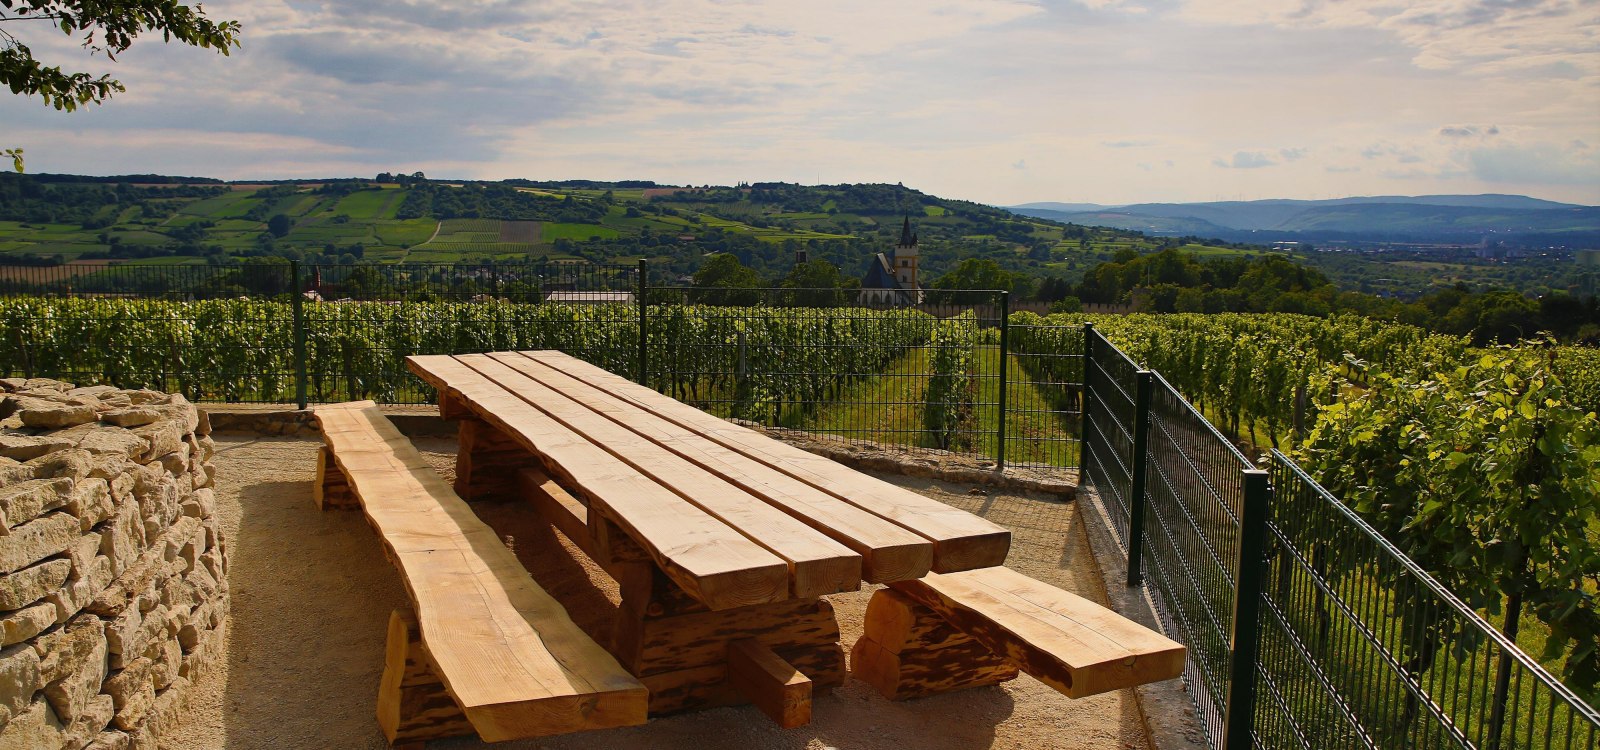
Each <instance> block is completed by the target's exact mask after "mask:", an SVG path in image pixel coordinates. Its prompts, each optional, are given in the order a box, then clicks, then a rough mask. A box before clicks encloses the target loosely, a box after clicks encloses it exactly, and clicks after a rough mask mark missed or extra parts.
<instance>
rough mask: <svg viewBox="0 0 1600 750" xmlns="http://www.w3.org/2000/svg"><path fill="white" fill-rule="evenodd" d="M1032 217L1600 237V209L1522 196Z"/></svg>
mask: <svg viewBox="0 0 1600 750" xmlns="http://www.w3.org/2000/svg"><path fill="white" fill-rule="evenodd" d="M1011 210H1013V211H1016V212H1017V213H1019V214H1023V215H1026V216H1035V217H1038V218H1044V219H1050V220H1052V221H1061V222H1070V223H1079V224H1089V225H1093V226H1108V227H1116V228H1119V229H1126V230H1133V231H1140V232H1150V233H1155V234H1178V235H1199V236H1207V237H1220V238H1223V239H1227V240H1234V241H1256V242H1261V241H1267V240H1278V239H1346V240H1377V241H1381V240H1400V241H1421V242H1430V241H1432V242H1476V241H1477V240H1478V239H1479V238H1481V237H1483V236H1485V235H1491V234H1492V235H1499V236H1497V237H1496V239H1504V238H1523V239H1526V240H1532V241H1534V242H1549V241H1561V239H1563V238H1566V239H1572V240H1575V241H1579V242H1591V241H1593V238H1595V237H1597V236H1600V208H1596V207H1591V206H1579V205H1574V204H1568V203H1556V202H1554V201H1546V200H1540V199H1537V198H1529V197H1527V196H1522V195H1497V194H1489V195H1422V196H1392V195H1391V196H1368V197H1352V198H1337V199H1332V200H1317V201H1305V200H1258V201H1217V202H1207V203H1140V204H1132V205H1125V206H1097V205H1095V204H1065V203H1030V204H1024V205H1021V206H1013V207H1012V209H1011Z"/></svg>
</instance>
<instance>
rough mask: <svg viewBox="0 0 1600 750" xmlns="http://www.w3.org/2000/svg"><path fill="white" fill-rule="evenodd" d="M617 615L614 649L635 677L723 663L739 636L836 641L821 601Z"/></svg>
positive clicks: (800, 643) (792, 643) (794, 642)
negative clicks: (638, 616) (636, 616)
mask: <svg viewBox="0 0 1600 750" xmlns="http://www.w3.org/2000/svg"><path fill="white" fill-rule="evenodd" d="M622 617H623V619H622V621H621V622H619V623H618V628H617V637H616V643H615V646H614V653H615V654H616V656H617V660H618V661H619V662H621V663H622V666H623V668H624V669H627V670H628V672H630V673H631V674H635V675H639V676H645V675H652V674H660V673H662V672H672V671H677V670H681V669H691V668H694V667H703V666H706V665H708V664H716V663H720V662H723V661H725V655H726V654H727V651H728V644H729V643H732V642H733V641H736V640H739V639H742V638H758V639H760V640H761V642H763V643H766V644H768V645H769V646H771V647H773V648H797V647H805V646H818V647H820V646H823V645H828V644H836V643H838V641H839V623H838V621H837V620H836V619H834V615H833V605H831V604H829V603H828V602H826V601H824V600H821V599H808V600H795V601H788V602H783V603H781V604H769V605H759V604H758V605H753V606H749V607H740V608H738V609H731V610H716V611H709V610H708V611H704V612H691V613H688V614H678V615H667V616H663V617H648V616H647V617H645V618H643V619H633V618H632V617H630V616H628V615H626V614H624V615H623V616H622Z"/></svg>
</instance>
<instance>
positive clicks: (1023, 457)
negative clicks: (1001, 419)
mask: <svg viewBox="0 0 1600 750" xmlns="http://www.w3.org/2000/svg"><path fill="white" fill-rule="evenodd" d="M1021 317H1022V316H1017V317H1016V318H1014V319H1013V320H1012V321H1011V323H1010V325H1009V326H1008V329H1009V330H1008V339H1007V346H1006V348H1007V354H1008V361H1007V363H1006V378H1007V381H1008V384H1007V389H1008V391H1009V399H1008V401H1007V408H1006V463H1007V464H1008V465H1014V466H1027V467H1041V468H1068V467H1076V466H1078V465H1079V464H1080V462H1081V461H1080V455H1081V453H1082V446H1081V445H1080V440H1081V437H1082V434H1083V422H1082V418H1083V408H1084V404H1083V382H1084V380H1083V367H1084V356H1083V326H1081V325H1036V324H1032V323H1018V322H1016V321H1017V319H1020V318H1021ZM1032 319H1033V320H1037V319H1038V318H1037V317H1033V318H1032Z"/></svg>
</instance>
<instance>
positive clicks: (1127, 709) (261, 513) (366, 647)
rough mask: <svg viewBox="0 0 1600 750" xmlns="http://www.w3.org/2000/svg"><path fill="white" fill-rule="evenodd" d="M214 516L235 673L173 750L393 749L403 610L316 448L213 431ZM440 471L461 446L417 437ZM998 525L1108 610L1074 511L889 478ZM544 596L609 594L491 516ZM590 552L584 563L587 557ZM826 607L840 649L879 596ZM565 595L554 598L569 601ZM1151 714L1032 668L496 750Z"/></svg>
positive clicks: (1088, 721) (196, 704) (1053, 728)
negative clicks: (227, 563) (395, 636)
mask: <svg viewBox="0 0 1600 750" xmlns="http://www.w3.org/2000/svg"><path fill="white" fill-rule="evenodd" d="M216 438H217V447H218V450H219V452H218V457H217V466H218V469H219V475H218V477H217V490H218V499H219V505H218V507H219V513H220V514H221V515H222V519H223V523H224V525H225V528H226V532H227V534H228V539H229V541H230V543H231V545H232V559H231V567H230V569H229V577H230V583H231V585H232V595H233V614H232V617H231V623H230V626H229V628H228V631H227V632H228V641H227V660H226V661H227V663H226V667H225V668H218V669H216V670H214V671H211V672H208V673H207V676H206V678H205V679H204V680H203V681H202V682H201V683H200V684H199V685H197V686H196V689H195V692H194V694H193V698H192V700H191V701H190V707H189V711H188V715H187V724H186V726H183V727H181V728H179V729H177V730H176V731H175V732H174V733H173V734H172V735H171V736H169V737H168V738H166V740H165V741H163V743H162V745H163V747H166V748H172V749H173V750H215V749H217V748H227V749H228V750H254V749H255V748H261V749H263V750H266V749H269V748H270V749H274V750H295V749H300V748H304V749H306V750H312V749H317V750H320V749H322V748H373V749H375V750H376V749H377V748H382V747H384V742H383V737H382V735H381V734H380V733H379V732H378V727H377V723H376V721H375V719H374V718H373V711H374V696H375V693H376V691H377V685H378V678H379V676H380V674H381V673H382V671H383V647H384V633H385V627H386V625H387V622H388V617H389V612H390V610H392V609H394V608H395V607H399V606H403V605H405V604H406V596H405V592H404V590H403V589H402V588H401V586H400V582H399V579H398V576H397V575H396V574H395V571H394V569H393V568H391V567H390V566H389V564H388V562H387V561H386V560H385V559H384V557H383V553H382V551H381V550H380V548H379V542H378V540H377V538H376V537H375V536H374V535H373V533H372V531H371V530H370V529H368V528H367V526H366V523H365V521H364V520H363V519H362V518H361V516H360V514H357V513H349V512H329V513H322V512H319V511H317V510H316V509H315V508H314V507H313V506H312V504H311V479H312V474H313V470H314V465H315V450H316V443H315V442H313V441H308V440H303V439H290V438H253V437H248V436H237V435H217V436H216ZM417 444H418V447H419V448H421V449H422V450H423V451H424V453H425V455H427V456H428V458H429V460H430V461H432V462H433V463H434V464H435V466H436V467H437V468H439V469H440V470H441V471H442V472H444V473H446V474H447V475H448V474H449V473H451V466H452V464H453V461H454V458H453V456H454V452H455V444H454V441H453V440H440V439H420V440H418V441H417ZM883 478H884V479H887V480H889V481H893V482H896V483H898V484H901V485H904V486H906V487H909V488H911V489H913V490H915V491H917V492H920V493H922V494H925V495H927V496H929V497H932V498H935V499H937V500H940V501H943V502H946V503H949V504H950V505H954V506H956V507H960V508H963V509H966V510H969V511H972V512H974V513H978V514H980V515H982V516H984V517H986V518H989V519H990V520H992V521H994V522H996V523H999V524H1003V525H1005V526H1007V527H1009V528H1010V529H1012V531H1013V532H1014V536H1013V541H1012V548H1011V556H1010V558H1009V559H1008V560H1007V564H1008V565H1010V566H1011V567H1013V568H1015V569H1017V570H1020V571H1022V572H1025V573H1027V574H1028V575H1031V576H1033V577H1035V578H1038V579H1040V580H1043V581H1048V582H1050V583H1053V584H1055V585H1057V586H1060V587H1062V588H1064V589H1067V590H1068V591H1072V592H1075V593H1077V594H1079V595H1081V596H1085V597H1088V598H1090V599H1093V600H1095V601H1099V602H1101V603H1104V602H1105V601H1106V597H1105V590H1104V588H1103V584H1102V582H1101V577H1100V574H1099V572H1098V569H1097V568H1096V567H1095V561H1094V559H1093V556H1092V553H1091V552H1090V550H1089V544H1088V539H1087V537H1086V536H1085V531H1084V529H1083V527H1082V525H1081V523H1080V522H1079V520H1078V516H1077V507H1076V506H1074V505H1072V504H1070V503H1060V502H1054V501H1052V500H1050V499H1048V498H1044V497H1039V496H1035V497H1028V496H1021V495H1005V494H989V495H981V494H968V492H969V489H970V488H968V487H965V486H954V485H947V484H943V483H940V482H936V481H933V480H927V479H918V478H910V477H901V476H894V475H883ZM485 517H486V520H488V521H489V522H490V523H491V525H494V526H495V527H496V529H497V530H498V531H500V533H501V534H502V535H509V536H511V537H512V540H513V546H514V548H515V549H516V550H517V552H518V554H519V556H521V557H522V558H523V561H524V562H525V563H526V564H528V566H529V569H530V570H532V571H533V572H534V574H535V576H536V577H538V578H539V579H540V580H541V582H542V583H545V584H546V585H547V587H549V588H552V589H560V588H562V587H572V588H571V589H569V590H571V591H589V592H592V594H591V595H592V596H594V597H595V604H596V606H595V607H593V608H592V609H588V608H578V609H580V611H574V612H572V615H573V618H574V619H575V620H577V621H579V623H580V624H582V623H583V621H584V620H585V619H586V618H588V619H594V618H598V617H600V616H601V614H603V613H604V611H605V606H604V605H603V602H601V601H600V599H599V597H606V598H611V599H614V598H615V591H614V590H609V589H607V587H606V585H604V584H603V583H596V582H597V581H600V580H601V579H603V575H599V574H598V573H597V571H595V570H593V569H590V568H585V567H581V566H578V565H574V564H573V563H572V562H571V560H570V559H568V558H567V557H566V556H565V555H562V554H560V553H552V546H553V545H552V544H551V542H552V541H556V542H560V541H561V540H560V539H559V536H558V535H555V534H553V533H551V532H549V531H548V530H547V528H542V527H541V528H532V527H528V526H527V524H523V525H522V526H518V520H519V519H517V518H496V517H492V516H489V515H486V516H485ZM580 557H581V555H580ZM873 588H876V587H867V588H865V589H863V590H862V591H860V592H856V593H851V594H840V595H836V596H833V597H829V598H830V599H831V600H832V602H833V604H834V607H835V610H836V612H837V614H838V617H839V624H840V627H841V629H842V631H843V635H844V641H843V642H844V644H845V647H846V649H848V648H849V645H850V644H852V643H854V642H855V640H856V638H857V637H858V636H859V635H860V632H861V618H862V616H863V614H864V612H865V609H866V604H867V599H868V598H869V596H870V594H871V589H873ZM558 598H560V597H559V596H558ZM428 746H429V748H430V749H437V750H459V749H464V748H481V747H488V746H486V745H484V744H482V743H480V742H478V741H477V740H476V739H475V738H458V739H452V740H446V741H439V742H432V743H429V745H428ZM1149 746H1150V745H1149V743H1148V742H1147V741H1146V738H1145V730H1144V722H1143V717H1142V715H1141V714H1140V711H1139V707H1138V704H1137V702H1136V701H1135V699H1134V697H1133V693H1132V692H1131V691H1119V692H1116V693H1109V694H1106V695H1100V696H1095V697H1093V698H1087V699H1084V700H1078V701H1073V700H1069V699H1067V698H1066V697H1065V696H1062V695H1060V694H1059V693H1056V692H1055V691H1054V690H1051V689H1050V688H1047V687H1045V686H1044V685H1042V684H1040V683H1039V682H1037V681H1035V680H1034V679H1033V678H1031V677H1028V676H1027V675H1023V676H1021V677H1019V678H1018V679H1016V680H1014V681H1011V682H1008V683H1005V684H1003V685H1000V686H997V687H987V688H978V689H974V690H967V691H962V692H959V693H953V694H948V695H941V696H934V697H931V698H924V699H919V700H911V701H904V702H890V701H887V700H884V699H883V698H881V697H879V696H878V694H877V693H876V692H874V691H873V690H872V689H870V688H868V687H867V686H865V685H864V684H862V683H859V682H856V681H854V680H847V681H846V682H845V684H844V685H843V686H842V687H840V688H838V689H835V690H834V691H833V692H832V693H830V694H829V695H827V696H824V697H822V698H819V699H818V700H817V702H816V704H815V707H814V712H813V720H812V723H811V724H810V725H808V726H805V727H801V728H798V729H793V730H782V729H778V728H777V727H776V726H774V725H773V724H772V722H770V721H769V720H768V719H767V718H766V717H765V716H764V715H762V714H761V713H760V712H758V711H757V710H756V709H754V708H752V707H749V706H742V707H735V708H720V709H714V710H709V711H700V712H695V713H688V714H680V715H677V716H672V717H667V718H663V719H657V720H654V721H651V722H650V723H649V724H648V725H647V726H643V727H631V728H626V729H617V730H608V731H603V732H590V733H584V734H580V735H571V736H567V737H555V738H548V739H542V740H530V741H522V742H512V743H505V744H503V745H496V746H494V747H504V748H512V749H521V748H549V749H551V750H556V749H573V750H576V749H578V748H584V749H585V750H587V749H591V748H594V749H600V750H606V749H609V748H618V749H619V750H620V749H623V748H627V749H629V750H634V749H637V750H645V749H647V748H648V749H655V748H659V749H661V750H669V749H670V750H721V749H723V748H727V749H728V750H746V749H750V748H794V749H799V748H806V749H807V750H822V749H824V748H839V749H840V750H849V749H853V748H884V749H886V750H887V749H890V748H893V749H896V750H899V749H900V748H904V749H905V750H957V749H965V748H1069V747H1070V748H1083V749H1085V750H1102V749H1103V750H1135V749H1139V750H1143V749H1144V748H1148V747H1149Z"/></svg>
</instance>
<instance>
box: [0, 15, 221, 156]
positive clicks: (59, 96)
mask: <svg viewBox="0 0 1600 750" xmlns="http://www.w3.org/2000/svg"><path fill="white" fill-rule="evenodd" d="M41 30H52V31H53V30H59V31H60V32H61V33H63V34H66V35H67V36H70V37H78V36H79V35H82V40H83V48H84V49H86V50H88V51H89V53H90V55H95V54H104V55H105V56H106V59H108V60H111V61H115V60H116V59H117V55H119V54H121V53H122V52H124V51H126V50H127V49H128V48H129V47H131V46H133V42H134V39H135V38H137V37H138V36H139V35H141V34H147V33H155V32H159V33H160V34H161V37H162V40H163V41H166V42H172V41H178V42H182V43H183V44H187V45H189V46H191V47H199V48H202V49H212V50H216V51H217V52H220V53H222V54H224V55H226V54H228V53H229V52H230V51H231V50H232V49H233V48H234V47H237V46H239V30H240V26H239V22H238V21H217V20H212V19H210V18H208V17H206V15H205V10H204V8H203V7H202V6H200V5H198V4H197V5H195V6H193V7H190V6H188V5H184V4H182V3H179V2H176V0H0V84H4V85H6V86H8V87H10V88H11V92H12V93H14V94H21V95H24V96H38V97H40V98H42V99H43V100H44V103H45V104H47V105H49V106H51V107H54V108H56V109H58V110H64V111H67V112H71V111H73V110H75V109H77V108H78V107H80V106H83V105H87V104H100V103H102V102H104V101H106V100H107V99H110V98H111V97H112V96H113V95H115V94H118V93H121V92H123V91H126V90H127V89H126V88H125V87H124V86H123V85H122V83H121V82H120V81H118V80H116V79H114V78H112V77H111V76H110V75H109V74H103V75H100V76H98V77H96V76H94V75H93V74H91V73H84V72H76V71H74V72H68V71H64V70H62V68H61V66H59V65H46V64H45V63H44V62H41V61H39V60H38V59H36V58H35V57H34V55H33V50H32V49H31V48H29V47H28V45H27V44H25V43H24V42H23V36H25V35H27V34H28V33H30V32H35V31H41ZM5 155H6V156H7V157H10V158H11V159H12V160H13V163H14V164H15V166H16V168H17V171H18V172H20V171H22V166H23V165H22V149H20V148H18V149H6V151H5Z"/></svg>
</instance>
